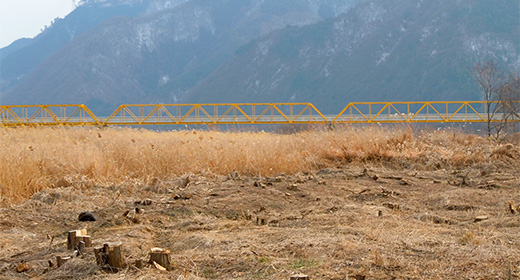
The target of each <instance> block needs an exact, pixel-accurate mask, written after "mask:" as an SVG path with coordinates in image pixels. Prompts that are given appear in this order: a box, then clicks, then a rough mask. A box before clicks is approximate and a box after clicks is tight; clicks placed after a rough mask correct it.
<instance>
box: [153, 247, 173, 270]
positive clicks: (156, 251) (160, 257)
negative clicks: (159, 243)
mask: <svg viewBox="0 0 520 280" xmlns="http://www.w3.org/2000/svg"><path fill="white" fill-rule="evenodd" d="M148 262H149V263H150V264H153V262H156V263H157V264H159V265H160V266H162V267H164V268H166V269H167V270H170V269H171V267H170V251H168V250H166V249H162V248H152V249H151V250H150V260H149V261H148Z"/></svg>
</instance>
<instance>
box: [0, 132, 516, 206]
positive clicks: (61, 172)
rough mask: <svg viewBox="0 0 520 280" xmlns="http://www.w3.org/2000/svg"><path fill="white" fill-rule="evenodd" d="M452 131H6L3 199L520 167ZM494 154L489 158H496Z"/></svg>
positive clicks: (504, 150)
mask: <svg viewBox="0 0 520 280" xmlns="http://www.w3.org/2000/svg"><path fill="white" fill-rule="evenodd" d="M510 145H511V144H509V145H506V146H504V147H501V146H499V145H498V144H495V143H492V142H490V141H488V140H486V139H484V138H482V137H479V136H476V135H470V134H463V133H460V132H453V131H450V130H439V131H426V132H421V131H419V132H414V131H413V130H411V129H409V128H406V127H405V128H399V127H387V128H384V127H383V128H382V127H375V126H372V127H362V128H360V127H349V126H346V127H340V128H337V129H336V130H335V131H327V130H319V129H317V130H311V131H303V132H298V133H295V134H288V135H281V134H274V133H265V132H221V131H198V130H190V131H162V132H156V131H150V130H144V129H130V128H110V129H96V128H3V129H1V130H0V148H1V149H2V153H1V154H0V195H1V198H2V199H3V200H4V201H3V202H4V203H10V202H16V201H19V200H20V199H25V198H27V197H30V196H31V195H33V194H34V193H36V192H38V191H40V190H42V189H45V188H49V187H58V186H70V185H72V184H73V183H74V184H77V183H78V182H80V183H83V184H98V185H112V184H120V183H124V182H126V183H128V182H143V183H146V182H150V181H152V180H156V179H171V178H174V177H176V176H179V175H183V174H187V173H196V174H203V175H205V174H221V175H227V174H229V173H231V172H234V171H236V172H239V173H241V174H247V175H259V176H271V175H276V174H280V173H283V172H285V173H297V172H302V171H309V170H315V169H318V168H322V167H327V166H332V165H338V164H345V163H354V164H390V165H392V166H393V167H407V168H410V167H413V168H425V169H429V168H441V167H442V168H451V167H455V168H460V167H463V166H467V165H472V164H476V163H480V162H484V161H490V160H504V157H506V158H507V162H510V161H511V160H515V161H519V160H520V157H518V148H514V147H513V148H508V147H510ZM490 155H492V157H490Z"/></svg>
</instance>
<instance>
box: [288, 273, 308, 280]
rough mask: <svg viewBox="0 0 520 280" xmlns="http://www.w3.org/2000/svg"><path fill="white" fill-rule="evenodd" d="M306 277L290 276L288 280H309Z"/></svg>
mask: <svg viewBox="0 0 520 280" xmlns="http://www.w3.org/2000/svg"><path fill="white" fill-rule="evenodd" d="M309 279H310V278H309V276H308V275H303V274H298V275H291V278H290V280H309Z"/></svg>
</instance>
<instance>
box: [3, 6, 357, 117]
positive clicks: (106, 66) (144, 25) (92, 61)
mask: <svg viewBox="0 0 520 280" xmlns="http://www.w3.org/2000/svg"><path fill="white" fill-rule="evenodd" d="M356 2H358V0H340V1H331V0H298V1H293V0H283V1H280V0H276V1H275V0H266V1H253V0H249V1H243V0H240V1H239V0H225V1H209V0H200V1H199V0H191V1H186V0H180V1H165V0H162V1H160V0H157V1H89V2H88V3H84V6H85V8H92V9H94V8H95V9H98V10H100V11H102V10H105V9H109V10H110V9H116V8H117V7H130V8H131V9H132V10H135V11H137V15H135V16H132V15H126V16H125V17H112V18H110V19H108V20H106V21H104V22H102V23H100V24H98V25H96V26H95V27H93V28H91V29H90V30H88V31H86V32H84V33H83V34H81V35H79V36H77V37H75V38H74V39H73V40H71V41H70V42H68V43H67V44H65V45H64V46H63V47H62V48H60V49H58V50H57V51H55V52H54V53H53V54H52V55H50V56H49V57H48V58H47V59H46V60H44V61H43V62H42V63H41V64H40V65H39V66H37V67H36V68H35V69H34V70H32V71H28V74H27V75H26V76H24V77H23V79H22V81H21V82H20V83H19V84H18V85H17V86H15V87H11V88H10V89H9V90H8V91H7V92H6V93H4V94H3V96H2V103H27V102H31V103H87V104H89V105H92V106H94V107H98V108H103V107H110V108H112V107H113V106H115V105H118V104H120V103H122V102H142V101H144V100H146V101H147V102H150V101H154V102H177V101H178V100H179V98H180V97H182V96H183V94H184V93H185V92H186V91H187V90H189V89H190V88H192V87H193V86H194V85H196V84H197V83H198V82H200V81H202V80H203V79H204V78H205V77H206V76H207V75H209V74H210V73H211V72H212V71H213V70H215V69H216V68H217V67H218V66H219V65H220V64H222V63H223V62H225V61H226V60H227V59H228V58H229V57H230V56H231V55H232V54H233V53H234V51H235V50H236V49H237V48H238V47H239V46H241V45H243V44H245V43H247V42H249V41H250V40H252V39H255V38H257V37H258V36H261V35H265V34H268V33H269V32H270V31H272V30H275V29H279V28H283V27H285V26H287V25H295V26H302V25H305V24H310V23H313V22H318V21H320V20H323V19H326V18H329V17H334V16H337V15H339V14H341V13H342V12H344V11H346V10H347V9H348V8H349V7H351V6H352V5H353V4H355V3H356ZM118 9H119V8H118ZM73 14H74V13H73ZM71 16H72V14H71V15H70V16H69V17H71ZM69 17H67V18H66V19H64V21H68V20H69ZM55 25H56V27H55V26H54V25H53V26H52V27H51V28H49V30H50V31H53V30H54V29H55V28H58V27H59V25H57V24H55ZM17 53H23V52H20V51H19V52H17ZM12 57H13V54H11V55H9V56H8V57H7V58H6V60H7V59H11V58H12ZM17 74H19V73H17ZM3 76H4V75H3ZM11 76H12V77H15V76H16V75H10V76H6V77H3V78H2V79H8V78H9V77H11ZM13 79H14V78H13ZM3 83H4V84H6V86H7V87H8V86H9V85H11V84H13V83H15V82H12V80H11V81H7V82H3ZM29 100H30V101H29Z"/></svg>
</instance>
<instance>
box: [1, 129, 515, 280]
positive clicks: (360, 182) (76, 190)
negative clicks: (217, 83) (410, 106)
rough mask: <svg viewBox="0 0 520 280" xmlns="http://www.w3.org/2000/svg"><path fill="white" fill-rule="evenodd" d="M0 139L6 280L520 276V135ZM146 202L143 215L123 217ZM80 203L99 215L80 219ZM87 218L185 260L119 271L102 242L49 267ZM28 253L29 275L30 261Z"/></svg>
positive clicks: (101, 238) (96, 234)
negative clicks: (507, 138)
mask: <svg viewBox="0 0 520 280" xmlns="http://www.w3.org/2000/svg"><path fill="white" fill-rule="evenodd" d="M515 143H518V142H515ZM0 145H1V147H0V148H1V149H2V153H1V154H0V184H1V189H0V191H1V196H2V202H3V204H4V205H5V207H3V206H0V207H3V208H0V210H1V211H0V279H27V278H29V277H40V278H39V279H69V278H77V279H247V280H249V279H272V280H275V279H276V280H278V279H288V278H289V275H291V274H293V273H304V274H308V275H310V276H311V279H329V280H343V279H346V278H347V276H348V277H349V278H348V279H355V276H356V275H364V276H366V277H367V279H518V277H519V276H520V241H519V239H518V238H517V236H518V229H519V228H520V216H519V215H518V213H512V212H511V210H510V209H509V208H508V203H509V201H511V202H510V203H514V205H515V206H516V205H519V204H520V188H519V186H520V179H519V177H518V173H519V171H520V168H519V167H518V166H519V164H520V149H519V147H518V144H506V143H496V142H493V141H490V140H488V139H485V138H482V137H480V136H477V135H472V134H464V133H460V132H457V131H453V130H449V129H447V130H431V129H430V130H429V129H424V130H419V129H415V130H412V129H409V128H406V127H397V128H396V127H389V128H384V127H383V128H381V127H363V128H360V127H341V128H337V129H336V130H335V131H327V130H321V129H315V130H310V131H304V132H298V133H295V134H290V135H280V134H273V133H265V132H220V131H194V130H191V131H168V132H154V131H149V130H138V129H116V128H110V129H95V128H22V129H2V130H0ZM235 171H236V172H235ZM282 173H285V174H282ZM186 174H190V176H189V178H190V180H191V183H189V184H184V183H183V181H184V180H185V178H187V177H186ZM187 194H189V195H190V199H180V198H182V197H184V198H186V197H187V196H186V195H187ZM143 199H149V200H150V201H151V202H152V203H151V204H149V205H140V204H139V203H137V204H136V201H142V200H143ZM135 207H142V208H143V209H144V210H145V211H144V214H140V216H139V218H138V219H137V220H132V219H128V218H127V217H125V215H124V213H126V211H128V210H133V209H135ZM82 211H92V212H93V213H94V214H95V215H96V216H97V217H98V220H97V221H95V222H89V223H88V224H86V223H83V222H80V221H78V218H77V217H78V214H79V213H80V212H82ZM477 216H486V218H487V219H484V220H479V221H476V219H475V218H476V217H477ZM256 218H265V219H266V221H267V222H266V224H265V225H264V224H258V223H257V222H256ZM85 227H86V228H88V230H89V234H91V235H92V238H93V242H94V245H95V246H100V245H102V244H103V243H104V242H111V241H121V242H123V244H124V254H125V258H126V260H127V261H128V263H129V264H132V263H133V262H134V261H136V260H145V261H146V260H147V259H148V252H149V250H150V248H153V247H161V248H167V249H168V250H170V251H171V252H172V260H173V268H172V270H171V271H168V272H161V271H158V270H157V269H154V268H151V267H149V266H147V267H145V268H143V269H137V268H135V267H134V266H132V265H130V266H128V268H126V269H124V270H123V271H122V272H119V273H115V274H113V273H107V272H105V271H103V270H102V269H100V268H99V267H98V266H97V265H96V263H95V260H94V259H95V258H94V255H93V252H92V250H90V251H89V252H87V254H85V255H83V256H80V257H78V258H75V259H73V260H72V261H70V262H68V263H67V264H66V265H65V266H63V267H60V268H57V267H52V268H49V267H48V260H54V259H55V258H56V256H66V255H70V254H71V252H70V251H68V250H66V244H65V241H66V238H67V231H69V230H74V229H81V228H85ZM52 240H53V241H52ZM21 261H24V262H27V263H28V264H29V266H30V270H29V271H28V272H26V273H17V272H16V265H17V264H19V263H20V262H21Z"/></svg>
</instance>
